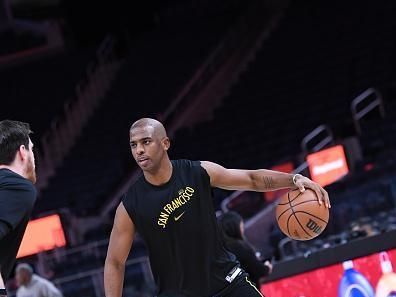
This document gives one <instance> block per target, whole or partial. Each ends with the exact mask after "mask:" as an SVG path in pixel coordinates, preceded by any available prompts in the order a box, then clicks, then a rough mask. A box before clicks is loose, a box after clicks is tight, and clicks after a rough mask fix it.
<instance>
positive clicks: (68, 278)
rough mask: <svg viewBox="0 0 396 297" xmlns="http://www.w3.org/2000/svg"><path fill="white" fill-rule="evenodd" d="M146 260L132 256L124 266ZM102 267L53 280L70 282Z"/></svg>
mask: <svg viewBox="0 0 396 297" xmlns="http://www.w3.org/2000/svg"><path fill="white" fill-rule="evenodd" d="M147 261H148V257H147V256H143V257H139V258H134V259H130V260H128V261H126V263H125V266H126V267H127V266H132V265H135V264H141V263H146V262H147ZM103 269H104V268H103V267H100V268H95V269H91V270H88V271H84V272H79V273H77V274H73V275H68V276H64V277H61V278H57V279H54V280H53V282H54V283H55V284H57V285H59V284H62V283H67V282H71V281H74V280H78V279H81V278H84V277H87V276H93V275H96V274H98V273H102V271H103Z"/></svg>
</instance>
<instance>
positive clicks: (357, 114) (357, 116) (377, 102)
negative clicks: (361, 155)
mask: <svg viewBox="0 0 396 297" xmlns="http://www.w3.org/2000/svg"><path fill="white" fill-rule="evenodd" d="M371 95H375V99H374V100H372V101H371V102H370V103H369V104H368V105H367V106H366V107H364V108H363V109H361V110H359V111H358V105H359V104H360V103H362V102H363V101H365V100H366V99H368V98H372V97H371ZM376 107H378V108H379V112H380V115H381V117H385V108H384V102H383V99H382V95H381V93H380V92H379V91H378V90H377V89H375V88H369V89H367V90H366V91H364V92H363V93H361V94H360V95H359V96H357V97H356V98H355V99H353V100H352V102H351V112H352V118H353V122H354V125H355V129H356V132H357V133H358V134H359V135H360V134H362V128H361V126H360V123H359V121H360V120H361V119H363V118H364V117H365V116H366V115H367V114H368V113H369V112H370V111H372V110H373V109H375V108H376Z"/></svg>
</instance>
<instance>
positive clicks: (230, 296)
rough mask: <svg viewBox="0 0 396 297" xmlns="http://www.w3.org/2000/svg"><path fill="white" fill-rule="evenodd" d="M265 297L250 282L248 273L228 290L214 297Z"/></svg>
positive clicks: (234, 282)
mask: <svg viewBox="0 0 396 297" xmlns="http://www.w3.org/2000/svg"><path fill="white" fill-rule="evenodd" d="M241 296H243V297H264V296H263V294H261V293H260V291H259V290H258V289H257V288H256V286H255V284H254V283H253V282H251V281H250V280H249V277H248V275H247V274H246V273H243V274H242V275H241V276H239V277H238V278H237V279H235V280H234V281H233V282H232V283H231V284H230V285H229V286H228V287H227V288H225V289H224V290H222V291H221V292H219V293H218V294H216V295H214V296H213V297H241Z"/></svg>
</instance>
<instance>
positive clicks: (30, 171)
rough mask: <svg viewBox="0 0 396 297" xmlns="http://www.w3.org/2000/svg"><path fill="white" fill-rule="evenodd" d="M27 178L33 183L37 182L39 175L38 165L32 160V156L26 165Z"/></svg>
mask: <svg viewBox="0 0 396 297" xmlns="http://www.w3.org/2000/svg"><path fill="white" fill-rule="evenodd" d="M25 172H26V178H27V179H28V180H30V181H31V182H32V183H33V184H35V183H36V180H37V177H36V167H35V165H34V161H33V160H32V157H31V156H29V157H28V162H27V165H26V170H25Z"/></svg>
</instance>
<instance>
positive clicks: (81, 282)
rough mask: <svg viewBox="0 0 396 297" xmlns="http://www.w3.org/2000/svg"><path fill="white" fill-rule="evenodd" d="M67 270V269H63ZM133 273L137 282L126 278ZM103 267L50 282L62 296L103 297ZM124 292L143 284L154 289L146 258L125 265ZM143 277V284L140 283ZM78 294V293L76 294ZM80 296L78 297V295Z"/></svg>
mask: <svg viewBox="0 0 396 297" xmlns="http://www.w3.org/2000/svg"><path fill="white" fill-rule="evenodd" d="M65 270H67V267H65ZM129 270H132V271H133V272H136V271H140V272H141V275H140V276H139V280H134V279H130V278H128V271H129ZM103 271H104V267H100V268H95V269H91V270H88V271H84V272H79V273H77V274H73V275H68V276H64V277H60V278H56V279H54V280H52V282H53V283H54V284H55V285H56V286H57V287H58V288H59V289H60V290H61V291H62V292H63V294H64V296H66V297H69V296H75V294H74V293H75V292H73V291H79V290H81V291H82V290H88V291H90V292H91V294H92V295H90V296H91V297H103V296H105V294H104V286H103V284H104V281H103ZM125 276H126V277H125V281H124V283H125V290H126V291H127V290H128V287H129V288H131V287H132V288H133V287H141V286H142V285H143V284H144V285H146V287H147V289H146V290H152V289H153V288H154V279H153V276H152V273H151V269H150V262H149V259H148V257H146V256H144V257H139V258H134V259H130V260H128V261H127V262H126V263H125ZM141 277H143V283H142V281H141ZM78 294H80V293H78ZM15 295H16V292H15V291H11V292H9V296H10V297H14V296H15ZM79 296H80V295H79Z"/></svg>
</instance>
